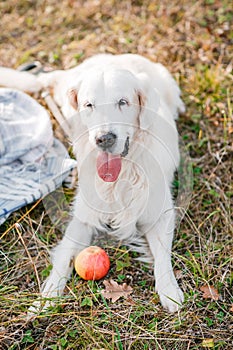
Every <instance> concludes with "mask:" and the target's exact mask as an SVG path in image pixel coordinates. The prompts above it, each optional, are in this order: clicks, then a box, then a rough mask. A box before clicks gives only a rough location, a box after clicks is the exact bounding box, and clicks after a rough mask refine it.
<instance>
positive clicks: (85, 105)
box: [84, 102, 93, 108]
mask: <svg viewBox="0 0 233 350" xmlns="http://www.w3.org/2000/svg"><path fill="white" fill-rule="evenodd" d="M84 107H86V108H93V104H92V103H91V102H86V103H85V104H84Z"/></svg>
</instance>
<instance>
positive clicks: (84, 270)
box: [74, 246, 110, 281]
mask: <svg viewBox="0 0 233 350" xmlns="http://www.w3.org/2000/svg"><path fill="white" fill-rule="evenodd" d="M74 267H75V270H76V272H77V273H78V274H79V276H80V277H82V278H83V279H84V280H89V281H90V280H91V281H94V280H99V279H101V278H103V277H104V276H105V275H107V273H108V270H109V268H110V260H109V257H108V255H107V253H106V252H105V251H104V250H103V249H102V248H100V247H97V246H90V247H87V248H85V249H83V250H82V251H81V252H80V253H79V254H78V255H77V256H76V258H75V260H74Z"/></svg>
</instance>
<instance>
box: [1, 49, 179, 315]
mask: <svg viewBox="0 0 233 350" xmlns="http://www.w3.org/2000/svg"><path fill="white" fill-rule="evenodd" d="M7 71H8V73H7ZM8 74H13V73H12V71H11V72H10V71H9V70H7V69H5V73H4V69H3V70H0V75H2V78H1V77H0V84H1V83H2V84H4V85H8V86H9V85H10V86H12V81H13V80H12V79H11V82H9V80H8V79H7V75H8ZM17 74H21V73H18V72H17ZM22 74H24V76H25V77H24V79H20V78H17V79H16V80H14V81H15V84H14V85H17V86H16V87H18V88H21V89H23V90H30V91H35V90H40V89H41V88H50V87H51V88H52V89H53V93H54V99H55V101H56V102H57V104H58V105H59V106H60V107H61V109H62V112H63V114H64V116H65V118H66V120H67V122H68V124H69V126H70V130H71V135H70V138H71V140H72V143H73V147H74V153H75V156H76V158H77V162H78V174H79V181H78V185H79V188H78V191H77V195H76V199H75V203H74V206H73V218H72V220H71V222H70V224H69V226H68V228H67V230H66V233H65V235H64V237H63V239H62V241H61V242H60V243H59V244H58V246H57V247H56V248H55V249H54V250H53V254H52V256H53V258H52V263H53V269H52V271H51V273H50V276H49V277H48V279H47V280H46V281H45V283H44V285H43V286H42V296H44V297H48V298H51V297H54V296H58V295H61V294H62V292H63V290H64V288H65V285H66V282H67V280H68V278H69V276H70V274H71V272H72V269H73V265H72V261H73V257H74V256H76V255H77V253H78V252H79V251H80V250H82V249H83V248H84V247H86V246H89V245H90V243H91V240H92V237H93V235H95V234H98V233H99V232H106V233H108V234H109V235H111V236H112V235H114V236H115V237H117V238H118V239H119V240H121V241H127V242H128V244H129V245H131V246H134V247H135V249H136V250H139V251H141V252H142V253H144V255H146V254H147V255H151V256H152V257H153V261H154V275H155V281H156V283H155V289H156V291H157V293H158V294H159V297H160V301H161V304H162V305H163V307H164V308H165V309H167V310H168V311H169V312H174V311H177V310H178V308H179V306H180V305H181V303H182V301H183V293H182V291H181V290H180V288H179V286H178V284H177V281H176V279H175V276H174V273H173V269H172V264H171V247H172V240H173V233H174V227H175V212H174V205H173V200H172V194H171V184H172V180H173V176H174V171H175V170H176V168H177V166H178V164H179V148H178V133H177V129H176V124H175V119H176V117H177V114H178V113H179V112H183V111H184V104H183V102H182V100H181V99H180V90H179V87H178V86H177V84H176V82H175V80H174V79H173V78H172V77H171V75H170V74H169V72H168V71H167V70H166V68H165V67H164V66H162V65H161V64H159V63H152V62H151V61H149V60H148V59H146V58H143V57H141V56H139V55H133V54H125V55H117V56H112V55H97V56H94V57H92V58H89V59H87V60H86V61H84V62H83V63H82V64H80V65H79V66H78V67H76V68H73V69H70V70H67V71H54V72H51V73H46V74H41V75H40V76H39V77H38V78H36V77H35V78H34V77H33V78H32V77H30V78H28V79H29V81H28V84H27V81H26V79H27V77H26V75H27V73H22ZM25 74H26V75H25ZM28 75H29V73H28ZM30 79H31V80H30ZM33 79H35V81H33ZM21 84H22V85H21ZM25 85H27V86H26V87H25ZM146 247H148V249H147V248H146ZM147 255H146V256H145V258H148V256H147Z"/></svg>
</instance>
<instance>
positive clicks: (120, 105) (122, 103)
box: [118, 98, 129, 107]
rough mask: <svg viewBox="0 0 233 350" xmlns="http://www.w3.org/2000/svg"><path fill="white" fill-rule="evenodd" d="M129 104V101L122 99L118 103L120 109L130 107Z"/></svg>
mask: <svg viewBox="0 0 233 350" xmlns="http://www.w3.org/2000/svg"><path fill="white" fill-rule="evenodd" d="M128 104H129V103H128V101H127V100H126V99H124V98H121V99H120V100H119V101H118V105H119V107H123V106H126V105H128Z"/></svg>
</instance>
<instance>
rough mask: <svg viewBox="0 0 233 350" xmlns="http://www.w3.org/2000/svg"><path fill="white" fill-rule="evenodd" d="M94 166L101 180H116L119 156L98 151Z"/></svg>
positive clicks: (119, 164) (119, 161) (119, 165)
mask: <svg viewBox="0 0 233 350" xmlns="http://www.w3.org/2000/svg"><path fill="white" fill-rule="evenodd" d="M96 166H97V172H98V175H99V177H100V178H101V179H102V180H104V181H105V182H114V181H116V180H117V178H118V176H119V174H120V171H121V156H120V155H113V154H109V153H107V152H99V154H98V156H97V162H96Z"/></svg>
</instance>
